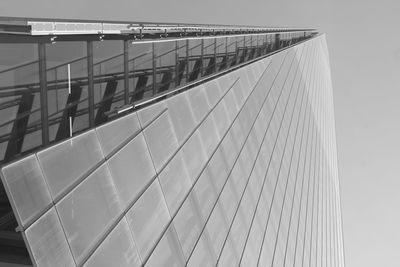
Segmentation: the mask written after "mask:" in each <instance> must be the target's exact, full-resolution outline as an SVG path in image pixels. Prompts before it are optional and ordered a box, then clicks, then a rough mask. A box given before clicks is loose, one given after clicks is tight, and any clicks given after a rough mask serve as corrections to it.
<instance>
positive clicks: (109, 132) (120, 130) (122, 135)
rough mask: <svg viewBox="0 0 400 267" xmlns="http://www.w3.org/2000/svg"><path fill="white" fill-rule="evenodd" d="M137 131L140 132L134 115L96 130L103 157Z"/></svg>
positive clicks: (137, 120)
mask: <svg viewBox="0 0 400 267" xmlns="http://www.w3.org/2000/svg"><path fill="white" fill-rule="evenodd" d="M138 131H140V124H139V119H138V117H137V114H136V113H132V114H129V115H126V116H124V117H122V118H119V119H117V120H115V121H112V122H109V123H107V124H104V125H102V126H100V127H97V128H96V133H97V136H98V138H99V141H100V144H101V148H102V149H103V152H104V155H105V156H108V155H109V154H110V153H111V152H113V151H114V150H115V149H116V148H118V147H119V146H120V145H121V144H123V143H124V142H125V141H126V140H127V139H129V138H130V137H132V136H133V135H135V134H136V133H137V132H138Z"/></svg>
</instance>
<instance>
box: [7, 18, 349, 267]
mask: <svg viewBox="0 0 400 267" xmlns="http://www.w3.org/2000/svg"><path fill="white" fill-rule="evenodd" d="M57 23H58V24H57ZM80 23H81V24H84V25H83V26H82V25H81V24H79V23H73V25H72V26H71V25H70V27H67V26H68V25H67V26H65V25H66V24H68V23H65V22H53V23H50V22H46V21H35V22H28V23H26V22H24V23H15V22H14V23H8V24H4V25H3V30H4V31H8V32H5V33H2V35H1V36H0V53H1V58H4V60H3V62H1V63H0V64H1V65H2V66H1V68H0V79H2V80H0V86H1V88H0V100H1V104H0V105H1V111H0V112H1V114H2V115H1V120H2V125H1V126H0V127H1V128H0V130H1V132H0V134H1V135H2V136H1V137H0V138H2V139H1V140H0V141H1V142H2V143H1V160H2V165H1V179H2V183H3V187H4V188H3V189H2V191H3V193H2V198H1V201H2V218H1V219H0V226H1V227H2V228H1V231H0V233H1V236H0V247H1V248H2V251H3V252H0V262H1V261H3V262H13V263H18V264H22V265H23V264H25V265H34V266H246V267H247V266H326V267H328V266H344V254H343V253H344V252H343V251H344V250H343V239H342V235H343V233H342V223H341V204H340V194H339V178H338V168H337V154H336V139H335V124H334V113H333V96H332V85H331V77H330V68H329V55H328V49H327V46H326V40H325V36H324V35H323V34H318V33H317V32H316V31H313V30H305V29H269V28H260V27H227V26H216V25H207V26H205V25H147V26H146V25H145V26H143V24H140V25H139V26H137V27H136V26H135V24H132V23H129V24H124V23H119V24H116V23H115V24H113V23H108V24H105V23H95V22H91V23H89V22H85V23H86V24H85V23H83V22H80ZM60 25H61V26H60ZM62 25H64V26H62ZM96 27H99V28H96ZM91 31H92V32H91ZM17 51H18V52H17ZM18 53H20V54H18ZM6 59H7V60H6ZM16 59H17V60H16ZM28 59H29V60H28ZM17 61H18V62H17Z"/></svg>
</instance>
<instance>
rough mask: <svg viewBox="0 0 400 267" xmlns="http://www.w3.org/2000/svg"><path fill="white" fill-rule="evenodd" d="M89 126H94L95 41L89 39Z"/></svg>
mask: <svg viewBox="0 0 400 267" xmlns="http://www.w3.org/2000/svg"><path fill="white" fill-rule="evenodd" d="M87 71H88V100H89V127H90V128H92V127H94V83H93V41H87Z"/></svg>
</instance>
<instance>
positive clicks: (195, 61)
mask: <svg viewBox="0 0 400 267" xmlns="http://www.w3.org/2000/svg"><path fill="white" fill-rule="evenodd" d="M188 60H189V71H188V77H187V78H188V82H192V81H195V80H197V79H198V78H199V77H201V73H202V71H203V66H204V64H203V65H202V40H200V39H189V58H188Z"/></svg>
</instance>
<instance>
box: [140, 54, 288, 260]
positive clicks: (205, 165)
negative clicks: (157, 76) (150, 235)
mask: <svg viewBox="0 0 400 267" xmlns="http://www.w3.org/2000/svg"><path fill="white" fill-rule="evenodd" d="M286 56H287V54H286V55H285V58H286ZM270 64H271V62H270V63H269V64H268V66H267V67H266V68H265V70H264V72H263V74H264V73H265V72H266V71H267V70H268V69H269V66H270ZM263 74H261V76H260V78H259V79H258V81H257V83H256V84H255V85H254V87H253V90H252V92H250V94H249V95H248V97H247V98H246V100H245V102H244V103H243V105H242V107H241V108H240V110H239V111H238V113H237V115H236V116H235V118H234V119H233V121H232V123H231V124H230V125H229V127H228V129H227V130H226V132H225V133H224V135H223V136H222V138H221V141H220V142H219V143H218V144H217V146H216V148H215V149H214V151H213V152H212V153H211V156H210V157H209V159H208V160H207V161H206V162H205V164H204V167H203V169H202V170H201V172H200V173H199V174H198V175H197V178H196V180H195V182H194V183H193V185H192V186H191V188H190V189H189V191H188V193H187V194H186V195H185V197H184V199H183V201H182V203H181V204H180V205H179V207H178V209H177V211H176V213H175V214H174V215H173V216H171V221H170V222H169V223H168V225H167V226H166V227H165V229H164V231H163V234H164V233H165V231H166V230H167V229H168V227H169V226H170V225H171V224H172V222H173V220H174V218H175V216H176V215H177V213H178V211H179V210H180V209H181V207H182V206H183V204H184V203H185V201H186V200H187V198H188V197H189V194H190V193H191V192H192V190H193V188H194V186H195V185H196V184H197V182H198V180H199V178H200V176H201V175H202V173H203V172H204V170H205V168H206V167H207V165H208V163H209V162H210V161H211V159H212V157H213V156H214V154H215V153H216V151H217V150H218V147H219V146H220V144H221V143H222V142H223V140H224V139H225V137H226V135H227V134H228V132H229V130H230V129H231V128H232V125H233V123H234V122H235V121H236V119H237V117H238V116H239V114H240V112H241V111H242V110H243V108H244V106H245V104H246V103H247V101H248V100H249V99H250V97H251V94H252V93H253V92H254V90H255V88H256V86H257V84H258V83H259V81H260V80H261V78H262V76H263ZM271 87H272V86H271ZM207 116H208V115H207ZM235 161H236V159H235ZM163 234H162V235H161V237H160V238H159V240H158V241H157V244H158V243H159V241H160V240H161V238H162V236H163ZM157 244H156V245H155V246H154V248H153V249H152V251H151V253H150V255H149V257H148V258H147V260H148V259H149V258H150V256H151V254H152V253H153V251H154V249H155V248H156V247H157ZM147 260H146V261H145V262H144V263H146V262H147Z"/></svg>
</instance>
